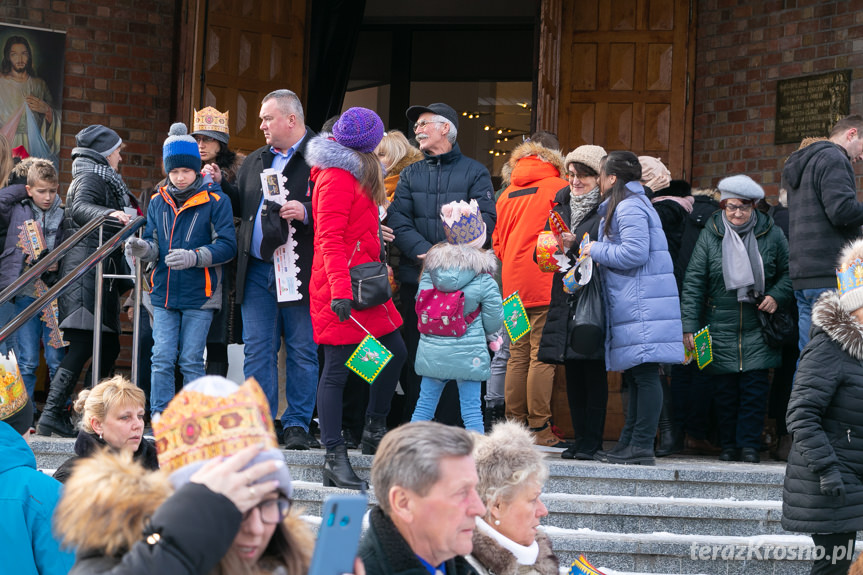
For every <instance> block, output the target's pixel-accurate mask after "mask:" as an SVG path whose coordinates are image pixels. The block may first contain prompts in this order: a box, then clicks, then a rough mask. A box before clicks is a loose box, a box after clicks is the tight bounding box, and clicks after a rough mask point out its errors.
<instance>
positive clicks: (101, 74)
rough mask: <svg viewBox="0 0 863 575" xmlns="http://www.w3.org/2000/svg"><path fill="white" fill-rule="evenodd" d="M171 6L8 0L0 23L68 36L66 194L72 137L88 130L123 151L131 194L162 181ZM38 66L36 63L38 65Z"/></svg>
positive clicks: (164, 1)
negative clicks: (116, 140)
mask: <svg viewBox="0 0 863 575" xmlns="http://www.w3.org/2000/svg"><path fill="white" fill-rule="evenodd" d="M174 12H175V1H174V0H4V1H3V2H2V4H0V22H3V23H6V24H13V25H21V26H31V27H34V28H47V29H51V30H57V31H64V32H66V53H65V62H66V63H65V77H64V80H63V124H62V130H63V149H62V151H61V153H60V158H61V167H60V169H61V182H63V184H64V185H62V186H61V193H65V188H66V185H65V184H67V183H68V182H69V181H71V179H72V178H71V172H72V160H71V152H72V148H73V147H74V146H75V134H76V133H77V132H78V131H79V130H81V128H84V127H85V126H88V125H90V124H104V125H106V126H109V127H110V128H112V129H114V130H115V131H116V132H117V133H118V134H120V137H121V138H123V141H124V142H125V144H126V147H125V150H124V152H123V154H122V155H123V162H122V164H120V173H121V174H122V175H123V179H124V180H125V181H126V184H127V185H128V186H129V189H130V190H132V192H133V193H135V194H136V195H139V194H140V192H141V190H144V189H150V188H151V187H152V185H153V184H154V183H156V182H158V181H159V180H160V179H161V177H162V169H161V166H162V162H161V157H162V140H164V138H165V137H166V136H167V132H168V127H169V126H170V123H171V118H170V110H171V105H172V102H171V100H172V94H171V86H172V65H173V64H172V63H173V50H172V48H173V45H174V42H175V39H174V38H173V36H174V32H173V31H174ZM36 64H37V66H38V62H37V63H36Z"/></svg>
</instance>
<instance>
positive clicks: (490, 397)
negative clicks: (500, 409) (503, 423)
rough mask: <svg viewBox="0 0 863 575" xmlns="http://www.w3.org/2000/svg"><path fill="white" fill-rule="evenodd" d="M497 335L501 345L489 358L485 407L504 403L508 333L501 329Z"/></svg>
mask: <svg viewBox="0 0 863 575" xmlns="http://www.w3.org/2000/svg"><path fill="white" fill-rule="evenodd" d="M497 333H498V335H500V336H501V337H502V338H503V343H502V344H501V346H500V349H499V350H497V351H496V352H494V357H492V358H491V377H489V378H488V381H487V382H485V406H486V407H497V406H502V405H503V403H504V387H505V385H504V382H505V381H506V364H507V362H508V361H509V333H507V331H506V328H503V327H502V328H500V329H499V330H498V331H497ZM459 395H461V394H459Z"/></svg>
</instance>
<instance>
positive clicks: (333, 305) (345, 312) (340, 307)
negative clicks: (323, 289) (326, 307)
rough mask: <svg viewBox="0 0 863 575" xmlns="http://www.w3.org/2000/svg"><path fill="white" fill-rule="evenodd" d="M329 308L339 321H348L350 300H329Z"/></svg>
mask: <svg viewBox="0 0 863 575" xmlns="http://www.w3.org/2000/svg"><path fill="white" fill-rule="evenodd" d="M330 309H331V310H333V311H334V312H335V314H336V316H337V317H338V318H339V321H348V318H350V317H351V300H349V299H334V300H333V301H331V302H330Z"/></svg>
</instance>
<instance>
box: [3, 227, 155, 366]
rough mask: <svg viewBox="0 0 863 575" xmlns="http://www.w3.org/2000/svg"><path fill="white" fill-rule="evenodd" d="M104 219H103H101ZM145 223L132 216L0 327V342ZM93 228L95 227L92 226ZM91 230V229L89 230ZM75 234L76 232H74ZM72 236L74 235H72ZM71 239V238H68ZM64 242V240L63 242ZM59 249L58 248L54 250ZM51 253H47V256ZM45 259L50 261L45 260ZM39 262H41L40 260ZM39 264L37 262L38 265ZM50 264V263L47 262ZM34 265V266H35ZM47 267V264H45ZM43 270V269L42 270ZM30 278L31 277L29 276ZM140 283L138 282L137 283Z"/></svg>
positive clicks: (98, 327) (96, 328)
mask: <svg viewBox="0 0 863 575" xmlns="http://www.w3.org/2000/svg"><path fill="white" fill-rule="evenodd" d="M103 221H104V219H103ZM146 223H147V218H145V217H143V216H137V217H135V218H133V219H132V220H131V221H130V222H129V223H128V224H126V226H124V227H123V228H122V229H121V230H120V231H119V232H117V233H116V234H115V235H114V236H112V237H111V238H110V239H109V240H108V241H107V242H106V243H105V244H103V245H101V246H99V248H98V249H97V250H96V251H95V252H93V253H92V254H90V255H89V256H87V258H86V259H84V261H82V262H81V263H80V264H78V266H77V267H76V268H75V269H74V270H72V271H71V272H70V273H69V274H68V275H66V276H64V277H62V278H60V280H59V281H58V282H57V283H56V284H54V285H53V286H52V287H51V288H50V289H49V290H48V291H47V292H45V294H44V295H42V296H41V297H39V298H38V299H36V301H34V302H33V303H31V304H30V305H29V306H28V307H27V309H25V310H24V311H22V312H21V313H20V314H18V315H17V316H16V317H15V318H14V319H13V320H12V321H10V322H9V323H7V324H6V325H5V326H3V328H2V329H0V342H3V340H5V339H6V338H7V337H9V336H10V335H11V334H12V333H14V332H15V331H16V330H17V329H18V328H20V327H21V326H22V325H24V324H25V323H27V322H28V321H30V319H31V318H33V316H35V315H36V314H37V313H39V312H40V311H41V310H42V308H44V307H45V306H46V305H48V304H49V303H50V302H51V300H54V299H57V298H58V297H59V296H61V295H63V294H64V293H66V291H67V290H68V289H69V287H70V286H71V284H72V282H74V281H76V280H78V279H80V278H81V277H83V276H84V274H86V273H87V272H89V271H90V270H91V269H93V268H94V267H96V265H97V264H99V263H100V262H101V261H102V260H103V259H105V258H106V257H107V256H108V255H109V254H110V253H111V252H112V251H114V250H115V249H116V248H117V247H118V246H119V244H120V243H121V242H124V241H126V240H127V239H129V238H130V237H131V236H132V234H134V233H135V232H137V231H138V230H139V229H140V228H141V227H143V226H144V224H146ZM93 229H95V228H93ZM91 231H92V230H91ZM76 235H77V234H76ZM73 237H74V236H73ZM70 239H71V238H70ZM63 243H64V244H65V242H63ZM55 251H59V250H55ZM50 255H51V254H50V253H49V256H50ZM46 261H50V260H47V258H46ZM40 263H41V262H40ZM38 265H39V264H37V266H38ZM48 265H49V266H50V263H49V264H48ZM35 267H36V266H34V268H35ZM46 267H47V266H46ZM43 271H44V270H43ZM31 279H32V278H31ZM138 285H140V284H138ZM10 287H11V286H10ZM101 327H102V326H101V325H98V326H97V325H94V326H93V331H101ZM93 371H94V372H95V374H97V375H96V377H98V373H99V366H98V365H94V366H93Z"/></svg>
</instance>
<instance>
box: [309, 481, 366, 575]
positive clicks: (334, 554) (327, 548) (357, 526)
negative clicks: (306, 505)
mask: <svg viewBox="0 0 863 575" xmlns="http://www.w3.org/2000/svg"><path fill="white" fill-rule="evenodd" d="M367 507H368V498H367V497H366V495H365V494H362V493H361V494H357V495H331V496H329V497H327V498H326V499H325V500H324V510H323V513H322V514H321V527H320V529H319V530H318V541H317V543H315V551H314V553H313V554H312V564H311V566H310V567H309V575H342V574H343V573H353V571H354V559H355V558H356V556H357V546H358V545H359V542H360V534H361V533H362V530H363V516H364V515H365V513H366V508H367Z"/></svg>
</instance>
